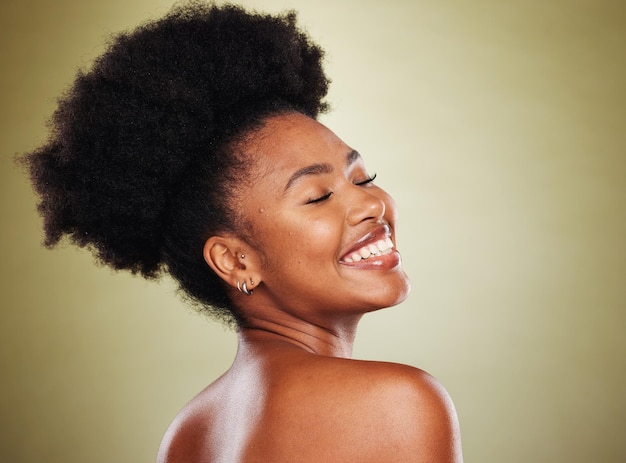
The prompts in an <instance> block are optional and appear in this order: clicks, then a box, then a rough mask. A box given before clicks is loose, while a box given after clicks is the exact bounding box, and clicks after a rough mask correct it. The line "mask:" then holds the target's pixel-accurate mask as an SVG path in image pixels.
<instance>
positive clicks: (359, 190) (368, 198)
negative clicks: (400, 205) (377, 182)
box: [348, 185, 386, 225]
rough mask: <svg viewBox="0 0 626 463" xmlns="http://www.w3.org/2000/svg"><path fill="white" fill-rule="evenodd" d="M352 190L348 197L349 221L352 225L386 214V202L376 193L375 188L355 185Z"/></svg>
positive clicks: (380, 217)
mask: <svg viewBox="0 0 626 463" xmlns="http://www.w3.org/2000/svg"><path fill="white" fill-rule="evenodd" d="M352 190H353V191H352V194H351V195H350V196H349V198H348V222H349V223H350V224H351V225H357V224H359V223H361V222H363V221H366V220H374V221H375V220H379V219H382V218H383V217H384V216H385V209H386V205H385V202H384V201H383V199H382V198H380V197H379V196H377V195H376V194H375V193H374V189H370V188H368V187H362V186H358V185H354V187H353V188H352Z"/></svg>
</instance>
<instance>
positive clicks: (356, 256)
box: [342, 238, 393, 264]
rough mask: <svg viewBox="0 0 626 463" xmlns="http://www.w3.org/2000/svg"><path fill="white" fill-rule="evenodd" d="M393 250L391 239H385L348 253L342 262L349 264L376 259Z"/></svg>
mask: <svg viewBox="0 0 626 463" xmlns="http://www.w3.org/2000/svg"><path fill="white" fill-rule="evenodd" d="M392 250H393V241H391V238H385V239H381V240H378V241H376V242H375V243H370V244H366V245H364V246H363V247H361V248H359V249H357V250H356V251H354V252H352V253H350V254H349V255H347V256H346V257H344V258H343V259H342V260H343V262H345V263H348V264H351V263H354V262H359V261H362V260H367V259H369V258H370V257H378V256H382V255H385V254H389V253H391V251H392Z"/></svg>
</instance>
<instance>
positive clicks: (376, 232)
mask: <svg viewBox="0 0 626 463" xmlns="http://www.w3.org/2000/svg"><path fill="white" fill-rule="evenodd" d="M387 238H391V227H390V226H389V225H387V224H383V225H381V226H379V227H376V228H375V229H373V230H370V231H369V232H368V233H366V234H365V235H363V236H362V237H361V238H359V239H358V240H357V241H356V243H354V244H353V245H352V246H351V247H350V248H349V249H348V250H347V251H345V252H344V253H343V255H342V257H341V259H340V260H344V259H345V258H346V257H349V256H351V255H352V254H353V253H355V252H356V251H358V250H359V249H361V248H362V247H363V246H366V245H368V244H373V243H376V242H378V241H380V240H384V239H387Z"/></svg>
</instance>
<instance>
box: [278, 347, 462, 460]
mask: <svg viewBox="0 0 626 463" xmlns="http://www.w3.org/2000/svg"><path fill="white" fill-rule="evenodd" d="M296 382H297V383H298V382H299V383H300V384H299V385H298V384H291V381H288V382H287V384H289V387H290V388H291V389H290V391H291V396H292V397H297V399H296V400H294V402H293V403H290V404H289V406H290V411H291V412H293V415H292V416H293V417H294V419H297V420H299V422H300V423H307V422H308V423H309V424H310V428H311V429H309V430H308V432H309V433H310V435H311V436H317V437H318V438H319V441H318V442H327V443H330V442H334V444H333V445H327V446H326V447H327V448H329V449H333V451H334V452H338V453H337V454H333V455H328V457H329V458H331V459H333V458H334V460H335V461H339V460H338V458H341V461H396V462H403V461H407V462H409V461H410V462H429V463H459V462H461V461H462V453H461V443H460V433H459V425H458V419H457V415H456V411H455V408H454V405H453V403H452V400H451V399H450V396H449V395H448V393H447V392H446V390H445V389H444V388H443V386H442V385H441V384H440V383H439V382H438V381H437V380H436V379H435V378H434V377H432V376H431V375H429V374H428V373H426V372H424V371H423V370H420V369H418V368H414V367H410V366H407V365H401V364H395V363H385V362H369V361H356V360H347V359H332V358H325V359H324V358H322V359H320V360H319V361H318V362H315V363H313V364H311V365H310V366H309V367H307V375H300V376H299V379H298V380H296ZM298 390H300V391H302V396H299V394H298V393H297V392H296V393H295V394H294V391H298ZM286 396H287V395H286ZM311 410H313V411H314V412H313V414H311ZM311 416H312V417H313V418H312V419H311ZM316 420H317V421H316ZM337 436H341V438H340V439H337ZM335 440H337V441H336V442H335ZM355 449H358V452H360V453H359V454H355ZM342 451H345V452H346V453H340V452H342Z"/></svg>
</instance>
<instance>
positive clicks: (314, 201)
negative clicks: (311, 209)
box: [306, 174, 376, 204]
mask: <svg viewBox="0 0 626 463" xmlns="http://www.w3.org/2000/svg"><path fill="white" fill-rule="evenodd" d="M374 179H376V174H374V175H372V176H371V177H368V178H366V179H365V180H362V181H360V182H355V185H356V186H364V185H367V184H369V183H372V182H373V181H374ZM332 194H333V192H332V191H329V192H328V193H326V194H325V195H323V196H320V197H319V198H315V199H309V200H308V201H307V202H306V203H307V204H315V203H321V202H322V201H326V200H327V199H328V198H330V197H331V196H332Z"/></svg>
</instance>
